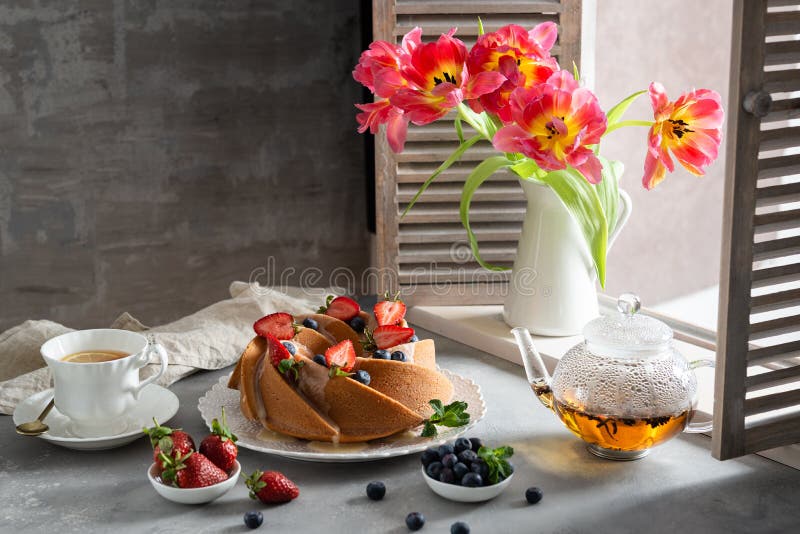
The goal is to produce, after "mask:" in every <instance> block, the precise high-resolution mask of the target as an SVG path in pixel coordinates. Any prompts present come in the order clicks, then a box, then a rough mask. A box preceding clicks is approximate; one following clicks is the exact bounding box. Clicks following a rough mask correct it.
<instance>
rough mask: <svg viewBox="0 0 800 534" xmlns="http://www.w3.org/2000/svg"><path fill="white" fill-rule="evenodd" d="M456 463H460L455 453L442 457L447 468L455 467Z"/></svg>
mask: <svg viewBox="0 0 800 534" xmlns="http://www.w3.org/2000/svg"><path fill="white" fill-rule="evenodd" d="M456 462H458V458H457V457H456V455H455V454H453V453H450V454H445V455H444V456H442V465H443V466H445V467H453V466H454V465H456Z"/></svg>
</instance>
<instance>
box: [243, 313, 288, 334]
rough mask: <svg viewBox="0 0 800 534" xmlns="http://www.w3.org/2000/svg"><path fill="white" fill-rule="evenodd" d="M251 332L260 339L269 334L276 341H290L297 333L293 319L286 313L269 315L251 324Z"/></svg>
mask: <svg viewBox="0 0 800 534" xmlns="http://www.w3.org/2000/svg"><path fill="white" fill-rule="evenodd" d="M253 330H255V331H256V334H258V335H259V336H261V337H267V334H271V335H273V336H275V337H276V338H278V339H292V338H293V337H294V335H295V333H296V331H297V329H296V327H295V323H294V317H292V316H291V315H289V314H288V313H282V312H281V313H271V314H269V315H266V316H264V317H262V318H261V319H259V320H258V321H256V322H255V323H253Z"/></svg>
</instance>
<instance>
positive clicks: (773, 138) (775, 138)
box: [759, 127, 800, 151]
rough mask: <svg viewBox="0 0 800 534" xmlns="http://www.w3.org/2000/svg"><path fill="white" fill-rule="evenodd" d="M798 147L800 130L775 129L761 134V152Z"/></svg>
mask: <svg viewBox="0 0 800 534" xmlns="http://www.w3.org/2000/svg"><path fill="white" fill-rule="evenodd" d="M798 145H800V128H794V127H792V128H775V129H772V130H763V131H762V132H761V145H760V147H759V148H760V150H761V151H768V150H783V149H787V148H794V147H796V146H798Z"/></svg>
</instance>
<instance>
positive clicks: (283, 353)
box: [264, 334, 292, 367]
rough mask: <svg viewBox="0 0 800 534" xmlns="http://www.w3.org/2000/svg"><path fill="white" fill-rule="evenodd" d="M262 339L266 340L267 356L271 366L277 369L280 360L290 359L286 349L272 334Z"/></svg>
mask: <svg viewBox="0 0 800 534" xmlns="http://www.w3.org/2000/svg"><path fill="white" fill-rule="evenodd" d="M264 337H265V338H267V356H269V361H270V363H271V364H272V365H274V366H275V367H278V365H280V363H281V360H285V359H286V358H291V357H292V353H291V352H289V349H287V348H286V347H285V346H284V345H283V343H281V342H280V340H279V339H278V338H276V337H275V336H273V335H272V334H267V335H265V336H264Z"/></svg>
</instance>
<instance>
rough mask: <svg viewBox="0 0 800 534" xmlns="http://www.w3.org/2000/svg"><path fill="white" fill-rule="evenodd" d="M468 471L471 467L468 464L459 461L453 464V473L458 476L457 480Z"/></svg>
mask: <svg viewBox="0 0 800 534" xmlns="http://www.w3.org/2000/svg"><path fill="white" fill-rule="evenodd" d="M467 473H469V467H467V466H466V464H462V463H461V462H458V463H456V465H454V466H453V474H454V475H455V476H456V480H461V479H462V478H463V477H464V475H466V474H467Z"/></svg>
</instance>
